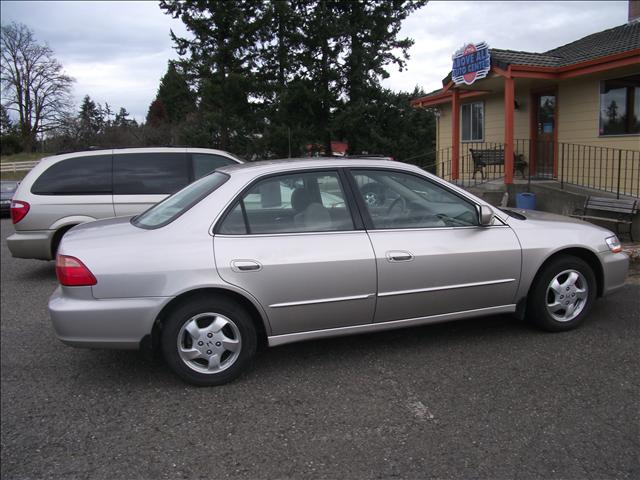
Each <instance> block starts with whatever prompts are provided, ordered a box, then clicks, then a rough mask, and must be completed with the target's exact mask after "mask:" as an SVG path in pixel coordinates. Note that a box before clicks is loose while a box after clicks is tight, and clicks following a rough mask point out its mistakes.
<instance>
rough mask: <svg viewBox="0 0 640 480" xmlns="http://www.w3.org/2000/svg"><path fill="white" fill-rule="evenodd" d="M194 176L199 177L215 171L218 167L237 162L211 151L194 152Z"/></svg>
mask: <svg viewBox="0 0 640 480" xmlns="http://www.w3.org/2000/svg"><path fill="white" fill-rule="evenodd" d="M191 161H192V162H193V178H195V179H198V178H201V177H204V176H205V175H208V174H209V173H211V172H213V171H214V170H215V169H216V168H220V167H224V166H225V165H231V164H232V163H237V162H234V161H233V160H231V159H230V158H227V157H223V156H221V155H213V154H210V153H192V154H191Z"/></svg>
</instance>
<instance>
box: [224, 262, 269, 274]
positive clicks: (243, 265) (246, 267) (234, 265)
mask: <svg viewBox="0 0 640 480" xmlns="http://www.w3.org/2000/svg"><path fill="white" fill-rule="evenodd" d="M231 270H233V271H234V272H257V271H258V270H262V265H260V263H259V262H256V261H255V260H231Z"/></svg>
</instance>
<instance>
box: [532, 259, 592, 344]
mask: <svg viewBox="0 0 640 480" xmlns="http://www.w3.org/2000/svg"><path fill="white" fill-rule="evenodd" d="M595 297H596V278H595V275H594V273H593V270H592V268H591V267H590V266H589V265H588V264H587V263H586V262H585V261H584V260H582V259H580V258H577V257H572V256H562V257H558V258H555V259H553V260H552V261H551V262H549V263H548V264H547V265H545V266H544V268H543V269H542V271H541V272H540V273H539V275H538V276H537V277H536V280H535V281H534V284H533V286H532V288H531V291H530V293H529V299H528V308H527V317H528V318H529V320H531V321H532V322H533V323H535V324H536V325H537V326H539V327H540V328H542V329H544V330H547V331H551V332H560V331H565V330H571V329H572V328H576V327H577V326H578V325H580V324H581V323H582V321H583V320H584V318H585V317H586V316H587V314H588V313H589V310H590V309H591V306H592V305H593V301H594V300H595Z"/></svg>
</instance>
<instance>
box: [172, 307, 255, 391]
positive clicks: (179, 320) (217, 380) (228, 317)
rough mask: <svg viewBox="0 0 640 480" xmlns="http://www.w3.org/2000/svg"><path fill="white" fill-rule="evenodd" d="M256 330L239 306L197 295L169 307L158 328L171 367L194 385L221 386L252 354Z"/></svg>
mask: <svg viewBox="0 0 640 480" xmlns="http://www.w3.org/2000/svg"><path fill="white" fill-rule="evenodd" d="M256 345H257V339H256V329H255V327H254V325H253V322H252V320H251V317H250V315H249V314H248V313H247V312H246V311H245V309H244V308H242V306H240V305H238V304H237V303H235V302H233V301H231V300H229V299H227V298H224V297H215V298H197V299H193V300H190V301H187V302H185V303H183V304H182V305H180V306H179V307H178V308H176V309H175V310H173V312H171V313H170V314H169V317H168V318H167V320H166V321H165V322H164V325H163V329H162V352H163V354H164V357H165V360H166V361H167V363H168V364H169V366H170V367H171V369H172V370H173V371H174V372H175V373H176V374H178V376H180V377H181V378H182V379H183V380H185V381H186V382H188V383H192V384H194V385H200V386H207V385H222V384H224V383H227V382H230V381H231V380H233V379H235V378H236V377H238V376H239V375H240V374H241V373H242V372H243V371H244V370H245V369H246V368H247V367H248V365H249V364H250V362H251V360H252V359H253V357H254V356H255V353H256Z"/></svg>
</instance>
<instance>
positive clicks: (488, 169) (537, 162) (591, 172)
mask: <svg viewBox="0 0 640 480" xmlns="http://www.w3.org/2000/svg"><path fill="white" fill-rule="evenodd" d="M460 147H461V148H460V162H459V175H458V179H453V178H452V149H451V147H448V148H444V149H441V150H437V151H432V152H428V153H425V154H424V155H421V156H418V157H413V158H410V159H407V160H405V161H406V162H407V163H413V164H416V165H418V166H420V167H422V168H424V169H425V170H427V171H430V172H432V173H435V174H436V175H438V176H439V177H441V178H444V179H445V180H448V181H452V182H453V183H457V184H459V185H462V186H471V185H478V184H481V183H485V182H489V181H495V180H499V179H502V178H504V163H501V164H497V165H486V166H484V167H483V168H482V173H483V175H482V174H481V173H480V172H477V171H476V168H475V165H474V162H473V157H472V155H471V150H472V149H475V150H489V149H491V150H502V151H503V152H504V144H503V143H491V142H483V143H463V144H462V145H461V146H460ZM514 154H515V157H516V159H520V160H523V161H524V162H526V167H524V169H522V170H520V171H515V172H514V179H515V180H516V181H522V180H525V181H527V182H530V181H532V180H554V181H557V182H559V183H560V186H561V188H564V187H565V185H575V186H579V187H586V188H590V189H594V190H600V191H604V192H609V193H614V194H616V196H617V197H620V195H626V196H633V197H640V150H625V149H619V148H609V147H599V146H594V145H580V144H574V143H562V142H561V143H555V142H543V141H533V140H529V139H518V140H515V141H514ZM514 161H515V159H514ZM474 172H475V174H474Z"/></svg>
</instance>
